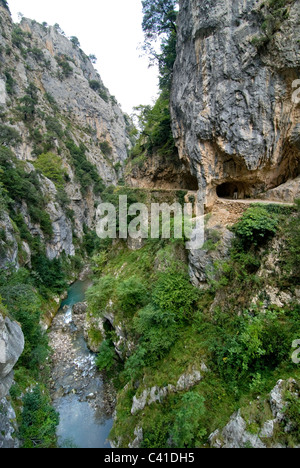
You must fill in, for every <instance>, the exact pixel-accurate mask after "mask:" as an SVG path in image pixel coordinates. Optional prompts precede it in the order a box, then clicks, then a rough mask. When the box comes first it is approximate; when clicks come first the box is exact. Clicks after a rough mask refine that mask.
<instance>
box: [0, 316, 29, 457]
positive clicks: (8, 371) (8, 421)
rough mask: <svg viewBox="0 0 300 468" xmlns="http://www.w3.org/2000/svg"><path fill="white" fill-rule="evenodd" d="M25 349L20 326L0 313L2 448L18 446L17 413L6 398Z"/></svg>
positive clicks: (0, 433)
mask: <svg viewBox="0 0 300 468" xmlns="http://www.w3.org/2000/svg"><path fill="white" fill-rule="evenodd" d="M23 349H24V336H23V333H22V330H21V328H20V326H19V325H18V324H17V323H16V322H12V321H11V320H10V319H9V318H8V317H6V318H4V317H3V316H2V315H1V313H0V448H18V447H19V441H18V440H17V439H16V438H15V431H16V415H15V412H14V410H13V408H12V406H11V403H10V402H9V400H8V399H7V398H6V396H7V395H8V393H9V390H10V387H11V385H12V383H13V367H14V366H15V364H16V363H17V361H18V359H19V357H20V355H21V354H22V352H23Z"/></svg>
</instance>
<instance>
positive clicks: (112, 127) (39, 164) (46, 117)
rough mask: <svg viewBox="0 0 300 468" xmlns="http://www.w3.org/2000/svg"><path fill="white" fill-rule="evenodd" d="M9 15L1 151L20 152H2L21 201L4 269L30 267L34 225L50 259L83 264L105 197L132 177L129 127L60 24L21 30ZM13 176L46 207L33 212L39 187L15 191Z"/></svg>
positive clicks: (14, 208)
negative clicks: (126, 172)
mask: <svg viewBox="0 0 300 468" xmlns="http://www.w3.org/2000/svg"><path fill="white" fill-rule="evenodd" d="M0 15H1V25H0V26H1V33H0V53H1V56H0V63H1V66H0V90H1V95H0V104H1V128H0V133H1V144H2V145H4V146H5V147H6V148H9V149H11V150H13V153H14V155H12V154H10V153H9V152H8V150H4V149H3V150H2V153H1V168H2V170H3V171H4V175H3V177H1V181H2V184H3V185H4V187H3V188H4V190H5V191H6V192H5V193H6V194H7V191H8V196H9V198H10V200H11V202H9V203H8V205H9V209H8V210H5V211H6V213H8V214H5V213H4V212H3V213H2V220H1V228H2V231H3V236H2V237H3V239H2V240H1V242H2V244H3V241H6V245H4V244H3V245H2V249H1V265H2V266H3V265H5V263H6V262H10V261H13V262H16V263H17V262H18V261H19V262H21V263H24V261H23V260H22V257H24V258H27V260H26V261H27V262H29V261H30V251H31V250H32V247H31V246H30V242H28V239H26V238H24V237H26V236H24V235H23V234H22V232H21V234H20V230H21V231H22V226H23V227H24V224H25V225H26V226H27V228H28V230H29V234H30V236H32V237H39V238H40V240H41V242H42V243H43V244H44V245H45V246H46V253H47V256H48V258H49V259H54V258H58V257H59V256H60V255H61V254H62V252H65V253H66V254H67V255H74V253H75V247H76V246H75V245H74V235H75V236H76V237H77V238H79V239H80V238H82V236H83V234H84V231H85V232H86V230H87V229H90V228H93V227H94V215H95V206H96V205H97V203H98V202H99V201H100V200H101V192H102V191H103V189H104V188H105V186H106V185H110V184H116V182H117V180H118V178H119V177H121V176H122V165H123V162H124V160H125V159H126V158H127V149H128V147H129V145H130V142H129V140H128V137H127V130H126V126H127V122H128V121H127V120H125V119H126V117H125V116H124V115H123V113H122V111H121V109H120V107H119V105H118V104H117V102H116V100H115V98H114V97H112V96H110V94H109V92H108V90H107V89H106V88H105V86H104V85H103V82H102V80H101V78H100V76H99V74H98V73H97V72H96V71H95V69H94V67H93V65H92V63H91V60H90V59H89V57H88V56H86V54H85V53H84V52H83V51H82V50H81V49H80V46H79V42H78V41H76V42H75V41H74V39H73V42H72V41H70V40H69V39H67V38H66V37H65V36H64V35H63V33H62V31H61V30H60V28H59V26H58V25H56V26H55V27H48V26H46V25H45V24H44V25H40V24H38V23H37V22H35V21H31V20H29V19H25V18H23V20H22V21H21V23H20V24H13V23H12V20H11V17H10V14H9V11H8V10H7V8H5V6H4V5H2V6H1V7H0ZM45 155H46V156H45ZM9 169H10V170H13V169H16V170H17V172H18V173H19V176H20V177H21V178H22V179H24V178H28V179H29V183H30V184H31V185H34V186H35V189H36V194H35V195H34V198H38V199H39V203H37V200H36V203H35V206H33V205H34V204H33V203H32V201H31V200H30V197H29V196H28V190H29V187H27V189H26V188H25V186H22V185H20V187H17V188H16V190H13V188H8V185H9V181H7V180H5V173H7V171H8V170H9ZM15 185H16V184H15ZM29 191H30V190H29ZM26 192H27V193H26ZM34 208H35V209H34ZM8 215H9V217H10V219H9V217H8ZM11 219H13V222H14V225H13V226H12V224H11ZM16 231H17V232H16ZM18 231H19V232H18ZM23 231H24V229H23ZM14 232H15V234H14ZM19 234H20V235H19ZM18 235H19V237H20V238H21V239H19V240H16V239H17V237H18ZM27 237H28V236H27ZM8 244H9V245H8Z"/></svg>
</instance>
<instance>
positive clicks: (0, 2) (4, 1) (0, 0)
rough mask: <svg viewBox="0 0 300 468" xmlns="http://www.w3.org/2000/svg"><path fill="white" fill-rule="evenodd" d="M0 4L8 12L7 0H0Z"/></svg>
mask: <svg viewBox="0 0 300 468" xmlns="http://www.w3.org/2000/svg"><path fill="white" fill-rule="evenodd" d="M0 6H2V7H3V8H5V9H6V10H8V11H9V12H10V9H9V6H8V3H7V0H0Z"/></svg>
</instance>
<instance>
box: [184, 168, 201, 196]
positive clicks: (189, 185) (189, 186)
mask: <svg viewBox="0 0 300 468" xmlns="http://www.w3.org/2000/svg"><path fill="white" fill-rule="evenodd" d="M182 185H183V187H182V188H183V189H185V190H190V191H193V192H196V191H197V190H198V189H199V186H198V179H197V177H195V176H193V175H192V174H191V173H187V174H185V176H184V177H183V181H182Z"/></svg>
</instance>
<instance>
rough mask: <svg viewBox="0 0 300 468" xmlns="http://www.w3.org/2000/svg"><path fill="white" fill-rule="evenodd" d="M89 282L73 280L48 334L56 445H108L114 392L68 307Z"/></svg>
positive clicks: (75, 446) (93, 446) (85, 446)
mask: <svg viewBox="0 0 300 468" xmlns="http://www.w3.org/2000/svg"><path fill="white" fill-rule="evenodd" d="M90 284H91V283H90V282H89V281H77V282H76V283H74V284H73V285H72V286H71V287H70V288H69V291H68V297H67V299H66V300H64V301H63V302H62V304H61V309H60V311H59V313H58V315H57V316H56V317H55V318H54V320H53V323H52V326H51V330H50V333H49V339H50V345H51V347H52V349H53V357H52V361H53V365H52V378H51V396H52V401H53V406H54V407H55V409H56V410H57V411H58V412H59V415H60V424H59V426H58V429H57V436H58V444H59V447H60V448H110V444H109V441H108V440H107V439H108V436H109V433H110V431H111V428H112V425H113V416H112V414H113V406H114V392H113V388H112V385H111V384H110V383H109V382H106V381H105V379H104V378H103V376H102V374H101V373H99V372H98V370H97V367H96V365H95V359H96V356H95V354H93V353H92V352H90V350H89V349H88V348H87V345H86V342H85V340H84V336H83V331H82V330H78V329H77V328H76V326H75V324H74V322H73V316H72V308H73V306H74V305H75V304H77V303H79V302H83V301H84V299H85V291H86V289H87V288H88V287H89V286H90Z"/></svg>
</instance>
